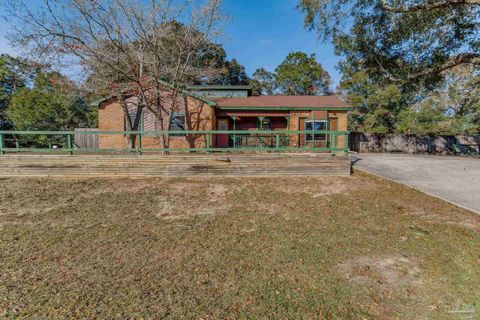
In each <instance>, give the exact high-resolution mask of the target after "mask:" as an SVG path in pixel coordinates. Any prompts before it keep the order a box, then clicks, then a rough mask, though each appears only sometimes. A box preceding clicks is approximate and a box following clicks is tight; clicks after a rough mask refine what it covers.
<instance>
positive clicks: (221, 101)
mask: <svg viewBox="0 0 480 320" xmlns="http://www.w3.org/2000/svg"><path fill="white" fill-rule="evenodd" d="M211 100H213V101H215V102H216V103H217V105H218V106H219V107H232V108H233V107H239V108H245V107H247V108H272V107H290V108H332V109H336V108H352V106H350V105H349V104H348V103H345V102H343V101H342V100H340V99H339V98H338V97H336V96H258V97H243V98H212V99H211Z"/></svg>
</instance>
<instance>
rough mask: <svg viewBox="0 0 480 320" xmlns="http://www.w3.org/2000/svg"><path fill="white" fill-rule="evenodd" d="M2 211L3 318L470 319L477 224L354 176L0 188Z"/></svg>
mask: <svg viewBox="0 0 480 320" xmlns="http://www.w3.org/2000/svg"><path fill="white" fill-rule="evenodd" d="M0 203H1V207H0V317H1V318H32V317H36V318H48V319H64V318H85V319H92V318H99V319H111V318H115V319H120V318H122V319H127V318H128V319H142V318H155V319H160V318H165V319H219V318H222V319H266V318H278V319H313V318H316V319H427V318H428V319H457V318H456V315H457V313H452V311H469V310H470V311H473V310H475V308H476V309H477V314H476V316H477V317H478V314H479V313H478V312H479V311H480V290H479V286H478V284H479V283H480V251H479V248H480V237H479V234H480V217H479V216H476V215H474V214H471V213H469V212H467V211H465V210H462V209H459V208H456V207H454V206H452V205H450V204H447V203H445V202H442V201H440V200H437V199H435V198H432V197H429V196H427V195H425V194H422V193H420V192H417V191H415V190H412V189H408V188H406V187H403V186H401V185H398V184H395V183H392V182H388V181H384V180H381V179H379V178H376V177H372V176H369V175H366V174H362V173H357V174H355V175H354V176H352V177H328V178H242V179H233V178H210V179H189V178H165V179H149V180H140V179H139V180H135V179H132V180H128V179H118V180H102V179H94V180H75V181H71V180H55V179H3V180H0ZM467 315H468V314H467ZM470 315H471V318H472V319H474V318H475V317H476V316H475V315H474V313H472V314H470ZM463 316H465V314H463ZM458 319H461V318H460V317H458ZM463 319H465V318H463Z"/></svg>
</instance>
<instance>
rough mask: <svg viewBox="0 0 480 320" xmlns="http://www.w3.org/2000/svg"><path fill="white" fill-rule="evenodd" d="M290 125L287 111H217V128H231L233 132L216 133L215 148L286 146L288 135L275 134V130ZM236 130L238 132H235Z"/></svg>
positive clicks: (285, 129) (287, 127)
mask: <svg viewBox="0 0 480 320" xmlns="http://www.w3.org/2000/svg"><path fill="white" fill-rule="evenodd" d="M289 127H290V114H289V113H288V112H255V111H248V112H245V111H244V112H226V111H224V112H219V113H218V114H217V130H218V131H226V130H229V131H231V130H233V131H236V132H235V133H229V134H218V135H216V139H215V141H214V142H215V146H216V147H217V148H249V147H259V148H274V147H288V146H289V136H288V135H286V134H281V135H279V137H278V138H277V136H278V135H275V134H273V133H275V131H277V132H279V131H287V130H289ZM237 131H238V132H237Z"/></svg>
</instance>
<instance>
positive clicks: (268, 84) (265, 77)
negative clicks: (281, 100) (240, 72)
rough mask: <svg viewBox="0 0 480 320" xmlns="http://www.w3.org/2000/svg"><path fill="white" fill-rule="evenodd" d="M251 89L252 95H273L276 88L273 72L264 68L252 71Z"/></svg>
mask: <svg viewBox="0 0 480 320" xmlns="http://www.w3.org/2000/svg"><path fill="white" fill-rule="evenodd" d="M250 84H251V85H252V87H253V89H252V92H253V95H255V96H261V95H273V94H274V92H275V89H276V86H275V74H274V73H272V72H269V71H267V70H266V69H265V68H259V69H257V70H255V72H254V73H253V77H252V80H251V81H250Z"/></svg>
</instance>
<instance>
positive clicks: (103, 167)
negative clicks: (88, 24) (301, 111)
mask: <svg viewBox="0 0 480 320" xmlns="http://www.w3.org/2000/svg"><path fill="white" fill-rule="evenodd" d="M350 173H351V161H350V157H346V156H335V157H332V156H330V155H327V154H279V155H276V154H250V155H245V154H244V155H225V154H222V155H210V156H208V155H171V156H164V155H142V156H136V155H131V156H130V155H127V156H125V155H123V156H121V155H74V156H68V155H3V156H0V177H63V178H81V177H161V176H233V177H239V176H289V175H293V176H324V175H350Z"/></svg>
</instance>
